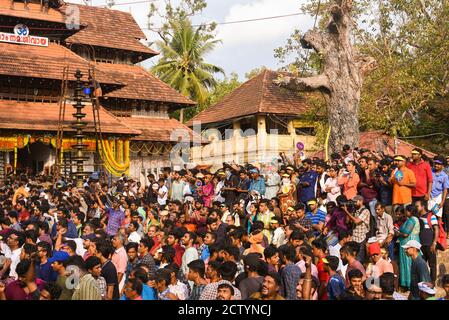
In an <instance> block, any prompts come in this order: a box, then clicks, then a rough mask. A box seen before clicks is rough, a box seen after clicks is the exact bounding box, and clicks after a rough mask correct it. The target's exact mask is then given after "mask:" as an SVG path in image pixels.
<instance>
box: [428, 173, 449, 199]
mask: <svg viewBox="0 0 449 320" xmlns="http://www.w3.org/2000/svg"><path fill="white" fill-rule="evenodd" d="M432 177H433V183H432V192H431V193H430V196H431V197H432V198H435V197H437V196H439V195H440V194H442V193H443V191H444V189H449V177H448V175H447V174H446V173H445V172H444V171H441V172H439V173H436V172H435V171H432Z"/></svg>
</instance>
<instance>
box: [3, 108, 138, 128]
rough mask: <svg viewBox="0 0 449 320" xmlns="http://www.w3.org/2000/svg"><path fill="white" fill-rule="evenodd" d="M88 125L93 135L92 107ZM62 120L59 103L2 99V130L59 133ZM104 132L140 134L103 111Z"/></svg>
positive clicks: (87, 110)
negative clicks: (59, 122)
mask: <svg viewBox="0 0 449 320" xmlns="http://www.w3.org/2000/svg"><path fill="white" fill-rule="evenodd" d="M74 110H75V109H74V108H73V106H72V105H70V104H67V105H66V109H65V124H66V125H70V123H71V122H72V121H73V120H74V119H73V116H72V113H74ZM83 111H84V113H86V117H85V118H84V121H86V122H87V127H86V129H85V131H86V132H90V133H93V132H94V128H93V125H94V123H93V116H92V106H91V105H86V106H85V108H84V110H83ZM58 120H59V104H57V103H39V102H23V101H9V100H0V129H10V130H30V131H57V130H58ZM100 123H101V130H102V132H103V133H106V134H126V135H137V134H140V131H139V130H135V129H131V128H129V127H128V126H126V125H125V124H123V123H122V122H120V121H119V120H118V119H117V118H116V117H114V116H113V115H112V114H110V113H109V112H107V111H106V110H105V109H104V108H103V107H101V108H100ZM64 131H73V129H72V128H69V127H68V128H64Z"/></svg>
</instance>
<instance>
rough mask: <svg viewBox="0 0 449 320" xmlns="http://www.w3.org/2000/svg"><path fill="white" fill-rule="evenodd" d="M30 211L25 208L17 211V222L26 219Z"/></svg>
mask: <svg viewBox="0 0 449 320" xmlns="http://www.w3.org/2000/svg"><path fill="white" fill-rule="evenodd" d="M30 215H31V214H30V212H29V211H28V210H26V209H23V210H22V211H20V212H19V217H18V218H19V219H18V220H19V222H23V221H27V220H28V219H29V218H30Z"/></svg>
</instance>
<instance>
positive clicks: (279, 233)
mask: <svg viewBox="0 0 449 320" xmlns="http://www.w3.org/2000/svg"><path fill="white" fill-rule="evenodd" d="M284 240H285V232H284V229H282V228H281V227H279V228H276V230H274V233H273V240H272V241H271V243H272V244H273V245H274V246H275V247H276V248H279V247H280V246H282V245H283V244H284Z"/></svg>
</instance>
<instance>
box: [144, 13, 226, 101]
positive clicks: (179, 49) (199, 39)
mask: <svg viewBox="0 0 449 320" xmlns="http://www.w3.org/2000/svg"><path fill="white" fill-rule="evenodd" d="M172 28H173V30H172V32H173V33H172V36H171V37H170V39H169V40H168V41H157V42H156V45H157V47H158V49H159V51H160V52H161V54H162V58H161V59H160V60H159V62H158V63H157V65H155V66H154V67H153V68H152V71H153V73H154V74H156V75H157V76H158V77H159V78H160V79H161V80H162V81H164V82H165V83H167V84H168V85H170V86H171V87H172V88H174V89H176V90H178V91H179V92H181V93H182V94H183V95H185V96H187V97H189V98H191V99H192V100H195V101H197V102H198V104H199V106H200V107H201V106H202V105H203V104H204V103H205V102H206V99H207V97H208V93H209V90H211V89H213V88H215V86H216V84H217V82H216V80H215V79H214V74H215V73H222V74H224V70H223V69H222V68H220V67H217V66H215V65H213V64H210V63H206V62H205V61H204V56H205V55H206V54H207V53H209V52H211V51H212V50H213V49H214V47H215V45H216V44H217V43H219V42H221V41H220V40H210V38H211V37H210V36H206V35H204V34H203V33H202V30H203V27H199V28H194V27H193V26H192V24H191V22H190V21H189V20H188V19H184V20H181V21H177V22H176V23H172Z"/></svg>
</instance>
